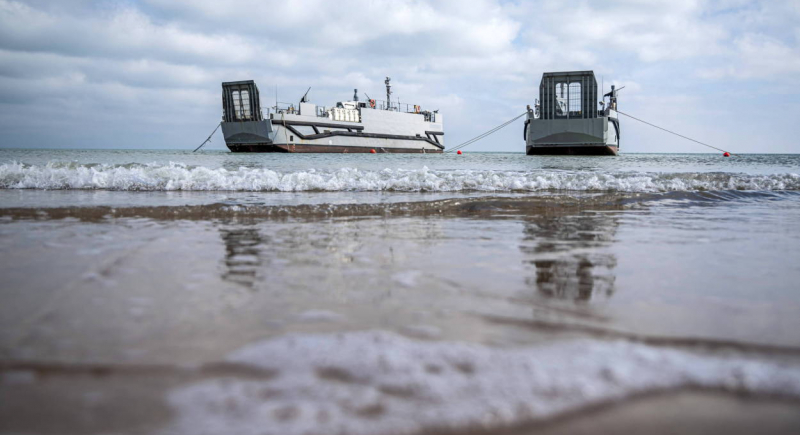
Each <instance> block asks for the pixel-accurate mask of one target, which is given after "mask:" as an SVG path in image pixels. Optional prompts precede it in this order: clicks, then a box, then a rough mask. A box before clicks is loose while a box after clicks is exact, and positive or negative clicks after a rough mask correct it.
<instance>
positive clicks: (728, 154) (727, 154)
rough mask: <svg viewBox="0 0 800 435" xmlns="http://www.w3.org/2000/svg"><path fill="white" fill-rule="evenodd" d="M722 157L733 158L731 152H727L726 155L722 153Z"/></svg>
mask: <svg viewBox="0 0 800 435" xmlns="http://www.w3.org/2000/svg"><path fill="white" fill-rule="evenodd" d="M722 156H723V157H730V156H731V153H729V152H727V151H725V152H724V153H722Z"/></svg>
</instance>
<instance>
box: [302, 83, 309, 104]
mask: <svg viewBox="0 0 800 435" xmlns="http://www.w3.org/2000/svg"><path fill="white" fill-rule="evenodd" d="M309 91H311V86H309V87H308V90H307V91H306V93H305V94H303V98H301V99H300V102H301V103H307V102H308V100H307V99H306V97H307V96H308V92H309Z"/></svg>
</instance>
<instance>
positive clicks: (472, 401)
mask: <svg viewBox="0 0 800 435" xmlns="http://www.w3.org/2000/svg"><path fill="white" fill-rule="evenodd" d="M229 359H230V361H231V362H235V363H242V364H248V365H252V366H257V367H261V368H265V369H268V370H273V371H275V373H276V375H275V376H274V377H273V378H271V379H268V380H252V379H249V380H244V379H239V380H235V379H230V378H228V379H224V380H222V379H220V380H207V381H203V382H200V383H197V384H192V385H188V386H184V387H181V388H179V389H177V390H174V391H172V392H171V393H170V394H169V396H168V400H169V402H170V403H171V405H172V406H173V407H174V409H175V410H176V419H175V420H174V421H173V422H172V423H171V426H170V427H168V428H166V433H194V434H212V433H236V434H286V435H291V434H301V433H302V434H317V433H319V434H323V433H347V434H368V433H417V432H420V431H424V430H431V429H435V428H450V429H459V428H475V427H479V428H485V429H492V428H499V427H504V426H508V425H512V424H518V423H522V422H526V421H530V420H535V419H540V418H546V417H548V416H553V415H555V414H558V413H561V412H565V411H570V410H576V409H579V408H581V407H584V406H587V405H591V404H596V403H600V402H606V401H613V400H619V399H623V398H625V397H628V396H630V395H633V394H637V393H644V392H651V391H659V390H664V389H671V388H680V387H702V388H719V389H725V390H730V391H735V392H747V393H756V394H770V395H783V396H788V397H793V398H799V397H800V367H798V366H795V365H789V364H787V363H781V364H778V363H774V362H767V361H762V360H757V359H752V358H745V357H743V356H735V355H731V354H726V355H724V356H709V355H699V354H693V353H689V352H686V351H680V350H674V349H665V348H657V347H651V346H647V345H643V344H635V343H630V342H623V341H618V342H604V341H593V340H577V341H568V342H560V343H555V344H549V345H542V346H539V347H530V348H522V349H497V348H489V347H485V346H481V345H475V344H465V343H453V342H430V341H416V340H411V339H407V338H404V337H401V336H398V335H395V334H392V333H388V332H379V331H372V332H353V333H345V334H337V335H300V334H297V335H290V336H285V337H282V338H278V339H275V340H272V341H267V342H263V343H257V344H253V345H250V346H248V347H245V348H243V349H241V350H239V351H236V352H235V353H233V354H232V355H231V356H230V358H229Z"/></svg>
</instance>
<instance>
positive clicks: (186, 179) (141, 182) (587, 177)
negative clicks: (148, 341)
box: [0, 162, 800, 192]
mask: <svg viewBox="0 0 800 435" xmlns="http://www.w3.org/2000/svg"><path fill="white" fill-rule="evenodd" d="M0 188H2V189H104V190H128V191H173V190H182V191H282V192H299V191H397V192H415V191H419V192H457V191H489V192H501V191H507V192H514V191H527V192H535V191H547V190H572V191H606V192H608V191H613V192H673V191H719V190H758V191H769V190H800V175H798V174H794V173H784V174H771V175H748V174H741V173H726V172H710V173H698V172H686V173H657V172H593V171H559V170H537V171H530V172H519V171H499V170H431V169H428V168H427V167H423V168H422V169H383V170H363V169H357V168H341V169H337V170H315V169H307V170H299V171H293V172H280V171H273V170H270V169H264V168H246V167H240V168H238V169H225V168H216V169H212V168H206V167H201V166H200V167H191V166H188V165H185V164H181V163H169V164H147V165H142V164H130V165H82V164H76V163H68V164H61V163H48V164H46V165H44V166H37V165H25V164H22V163H17V162H12V163H6V164H3V165H0Z"/></svg>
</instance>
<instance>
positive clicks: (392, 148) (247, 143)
mask: <svg viewBox="0 0 800 435" xmlns="http://www.w3.org/2000/svg"><path fill="white" fill-rule="evenodd" d="M303 126H307V128H311V126H314V127H315V130H314V131H315V132H316V131H318V132H319V133H313V134H304V133H303V131H302V130H300V128H302V127H303ZM337 129H338V130H337ZM363 129H364V127H363V126H362V125H361V124H355V123H349V124H345V123H340V124H332V123H326V124H321V123H318V122H317V123H313V122H308V121H306V122H299V121H286V122H285V123H284V122H283V121H274V120H273V121H269V120H263V121H248V122H223V123H222V133H223V136H224V137H225V145H227V147H228V149H229V150H231V151H232V152H245V153H339V154H342V153H369V152H371V151H372V150H375V152H376V153H414V154H441V153H442V151H443V150H444V146H443V145H441V144H440V143H439V141H441V140H442V138H443V137H444V136H443V135H444V133H443V132H440V131H423V132H422V133H418V134H416V135H413V136H412V135H398V134H382V133H365V132H363V131H362V130H363Z"/></svg>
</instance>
